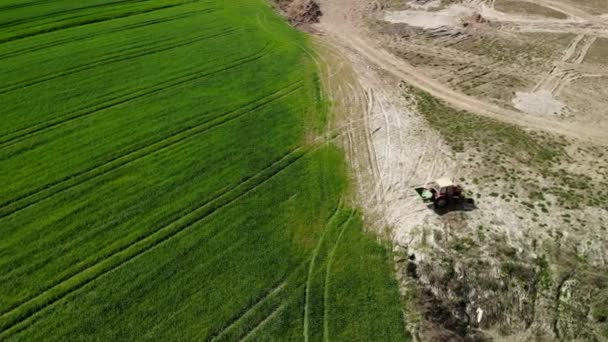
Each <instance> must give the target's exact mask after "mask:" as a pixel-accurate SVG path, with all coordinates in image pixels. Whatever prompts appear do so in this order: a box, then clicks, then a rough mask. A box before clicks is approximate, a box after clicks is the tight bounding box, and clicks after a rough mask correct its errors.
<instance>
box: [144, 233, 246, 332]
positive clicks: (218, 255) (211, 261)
mask: <svg viewBox="0 0 608 342" xmlns="http://www.w3.org/2000/svg"><path fill="white" fill-rule="evenodd" d="M246 244H247V239H245V238H244V237H243V238H240V239H239V240H236V241H234V242H232V243H231V244H230V246H228V247H227V248H225V249H223V250H222V251H221V252H219V253H216V254H213V257H212V258H211V259H208V260H206V261H205V262H204V263H203V264H202V265H197V269H198V268H205V267H206V266H208V265H213V264H215V263H218V262H220V260H221V259H222V258H224V257H225V256H227V255H229V254H232V253H233V252H236V251H237V250H238V249H240V248H244V247H245V245H246ZM201 292H202V289H199V290H197V291H195V292H194V293H193V294H191V295H189V296H188V300H189V299H190V298H192V297H194V296H195V295H197V294H199V293H201ZM188 304H189V303H188ZM186 309H188V305H187V304H186V305H182V306H181V307H180V308H179V309H178V310H175V311H173V312H172V313H171V314H170V315H169V316H168V317H166V318H165V319H164V320H163V322H171V320H172V319H173V318H174V317H175V316H177V315H179V314H181V313H182V312H183V311H184V310H186ZM161 327H162V324H156V325H155V326H154V327H153V328H152V329H151V330H150V331H148V332H147V333H146V334H145V335H144V336H143V339H146V340H150V339H151V338H152V337H153V336H154V333H155V332H156V330H158V329H160V328H161Z"/></svg>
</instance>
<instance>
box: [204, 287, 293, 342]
mask: <svg viewBox="0 0 608 342" xmlns="http://www.w3.org/2000/svg"><path fill="white" fill-rule="evenodd" d="M285 286H286V282H282V283H280V284H279V285H278V286H276V287H274V288H273V289H271V290H270V291H268V292H267V293H266V294H265V295H264V296H262V298H261V299H260V300H258V301H257V302H255V303H254V304H253V305H252V306H250V307H248V308H246V309H245V310H244V311H241V312H239V313H238V314H237V315H236V317H235V318H233V319H232V320H231V321H229V322H228V325H227V326H226V327H225V328H223V329H222V330H221V331H220V332H219V333H217V334H213V335H211V336H210V337H209V338H207V339H206V340H208V341H219V340H221V339H222V337H224V336H225V335H226V334H228V333H229V332H230V330H232V329H234V327H236V326H237V325H238V324H239V323H240V322H241V321H242V320H243V319H247V317H248V316H249V315H251V314H252V313H254V312H255V311H256V310H258V309H259V308H260V307H262V306H263V305H264V303H265V302H266V301H268V300H269V299H271V298H273V297H275V296H278V295H279V294H280V293H281V292H283V290H284V289H285Z"/></svg>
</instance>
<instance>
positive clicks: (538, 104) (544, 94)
mask: <svg viewBox="0 0 608 342" xmlns="http://www.w3.org/2000/svg"><path fill="white" fill-rule="evenodd" d="M513 105H514V106H515V108H517V109H519V110H521V111H522V112H525V113H529V114H534V115H552V114H559V113H561V111H562V109H564V104H563V103H561V102H560V101H559V100H558V99H556V98H555V97H554V96H553V94H552V93H551V92H550V91H548V90H539V91H536V92H517V93H515V98H513Z"/></svg>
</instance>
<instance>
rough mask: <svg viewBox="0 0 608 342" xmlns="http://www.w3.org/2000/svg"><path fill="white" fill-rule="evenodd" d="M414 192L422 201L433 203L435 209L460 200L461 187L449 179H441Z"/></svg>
mask: <svg viewBox="0 0 608 342" xmlns="http://www.w3.org/2000/svg"><path fill="white" fill-rule="evenodd" d="M416 192H417V193H418V195H420V197H422V200H423V201H425V202H433V204H434V206H435V208H445V207H447V206H448V204H449V203H450V202H451V201H453V200H459V201H460V200H461V199H462V187H460V185H457V184H455V183H454V182H453V181H452V179H450V178H449V177H442V178H439V179H437V180H435V181H433V182H431V183H429V184H427V185H426V186H425V187H420V188H416Z"/></svg>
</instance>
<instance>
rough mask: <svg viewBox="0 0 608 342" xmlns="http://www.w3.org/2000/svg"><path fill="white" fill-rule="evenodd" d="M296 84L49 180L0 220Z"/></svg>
mask: <svg viewBox="0 0 608 342" xmlns="http://www.w3.org/2000/svg"><path fill="white" fill-rule="evenodd" d="M300 86H301V82H296V83H292V84H291V85H289V86H287V87H285V88H282V89H280V90H278V91H275V92H273V93H272V94H269V95H265V96H263V97H261V98H259V99H257V100H255V101H252V102H250V103H247V104H245V105H244V106H242V107H239V108H237V109H233V110H230V111H226V112H223V113H220V114H219V115H216V116H214V117H212V118H210V119H207V120H204V121H202V122H199V123H196V124H194V125H191V126H188V127H182V128H181V129H179V130H177V131H173V132H171V133H170V134H169V135H167V136H165V137H162V138H161V139H158V140H156V141H153V142H150V143H148V144H147V145H144V146H138V147H136V148H134V149H132V150H130V151H128V152H127V153H125V154H123V155H120V156H117V157H115V158H112V159H110V160H108V161H106V162H104V163H102V164H99V165H95V166H92V167H91V168H89V169H86V170H83V171H80V172H78V173H76V174H72V175H69V176H66V177H64V178H62V179H59V180H57V181H55V182H53V183H49V184H47V185H45V186H43V187H41V188H38V189H36V190H34V191H31V192H30V193H28V194H25V195H23V196H21V197H18V198H15V199H13V200H11V201H9V202H6V203H4V204H2V206H0V219H2V218H4V217H7V216H9V215H12V214H14V213H16V212H18V211H21V210H23V209H25V208H28V207H30V206H32V205H34V204H36V203H39V202H41V201H43V200H45V199H48V198H50V197H51V196H54V195H57V194H59V193H61V192H64V191H67V190H69V189H71V188H73V187H75V186H78V185H80V184H82V183H84V182H86V181H89V180H91V179H94V178H97V177H99V176H102V175H105V174H107V173H109V172H111V171H114V170H116V169H118V168H120V167H123V166H125V165H127V164H130V163H132V162H134V161H137V160H140V159H142V158H145V157H147V156H149V155H151V154H153V153H158V152H160V151H163V150H165V149H167V148H169V147H171V146H174V145H176V144H178V143H183V142H185V141H186V140H189V139H192V138H193V137H195V136H198V135H199V134H202V133H205V132H207V131H209V130H210V129H213V128H216V127H218V126H221V125H223V124H225V123H227V122H230V121H233V120H236V119H238V118H240V117H242V116H244V115H246V114H250V113H253V112H255V111H256V110H259V109H261V108H263V107H264V106H266V105H268V104H270V103H273V102H275V101H277V100H280V99H282V98H284V97H286V96H288V95H290V94H292V93H294V92H295V91H297V90H298V89H299V88H300Z"/></svg>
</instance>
